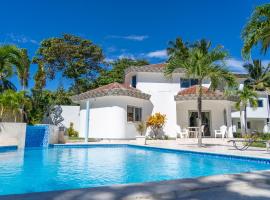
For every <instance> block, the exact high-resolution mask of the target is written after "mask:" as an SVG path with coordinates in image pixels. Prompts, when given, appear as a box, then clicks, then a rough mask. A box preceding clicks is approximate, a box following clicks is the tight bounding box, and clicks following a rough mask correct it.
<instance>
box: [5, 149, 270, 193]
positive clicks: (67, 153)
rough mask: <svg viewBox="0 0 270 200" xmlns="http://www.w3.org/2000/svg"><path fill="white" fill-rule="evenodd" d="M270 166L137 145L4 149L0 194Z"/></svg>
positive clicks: (221, 172)
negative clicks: (22, 149)
mask: <svg viewBox="0 0 270 200" xmlns="http://www.w3.org/2000/svg"><path fill="white" fill-rule="evenodd" d="M266 169H270V161H269V160H264V159H258V160H257V159H253V158H240V157H239V158H238V157H234V156H222V155H211V154H205V153H191V152H187V151H173V150H164V149H159V148H149V147H139V146H134V145H91V146H90V145H89V146H77V145H75V146H56V147H53V148H43V149H31V148H30V149H26V150H24V151H19V150H18V151H17V150H14V149H11V150H8V151H7V150H5V151H2V152H1V150H0V183H1V184H0V195H5V194H22V193H30V192H41V191H52V190H66V189H77V188H88V187H97V186H107V185H113V184H125V183H141V182H150V181H162V180H172V179H180V178H192V177H199V176H209V175H216V174H231V173H240V172H248V171H255V170H266Z"/></svg>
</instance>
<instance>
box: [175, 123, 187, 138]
mask: <svg viewBox="0 0 270 200" xmlns="http://www.w3.org/2000/svg"><path fill="white" fill-rule="evenodd" d="M176 134H177V136H180V138H188V130H187V129H185V128H184V129H181V128H180V126H177V127H176Z"/></svg>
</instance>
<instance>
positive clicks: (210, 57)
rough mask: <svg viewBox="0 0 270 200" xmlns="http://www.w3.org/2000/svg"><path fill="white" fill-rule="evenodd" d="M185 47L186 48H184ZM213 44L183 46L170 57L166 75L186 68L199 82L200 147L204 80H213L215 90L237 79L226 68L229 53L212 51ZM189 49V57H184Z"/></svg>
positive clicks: (200, 42)
mask: <svg viewBox="0 0 270 200" xmlns="http://www.w3.org/2000/svg"><path fill="white" fill-rule="evenodd" d="M182 46H184V47H182ZM210 47H211V43H210V42H208V41H206V40H201V41H199V42H196V43H195V44H192V45H185V44H182V45H181V49H180V50H179V53H178V54H172V55H171V56H170V57H169V60H168V65H167V67H166V70H165V75H172V73H173V72H174V70H175V69H177V68H184V69H185V72H186V75H187V76H188V77H191V78H195V79H197V80H198V87H199V91H198V97H197V108H198V125H199V135H198V145H199V146H201V145H202V136H201V126H202V95H203V94H202V83H203V81H204V80H207V79H210V80H211V89H213V90H215V89H216V88H217V87H218V86H219V84H220V83H222V84H224V86H228V87H232V86H233V85H234V84H235V78H234V75H233V74H232V73H230V72H229V71H228V70H227V69H226V68H225V66H224V62H223V60H224V59H225V58H226V56H227V53H226V52H225V51H224V50H223V49H222V48H221V47H219V46H218V47H216V48H214V49H210ZM186 49H188V53H187V56H186V55H185V56H182V54H181V52H183V53H185V52H186Z"/></svg>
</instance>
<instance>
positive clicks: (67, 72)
mask: <svg viewBox="0 0 270 200" xmlns="http://www.w3.org/2000/svg"><path fill="white" fill-rule="evenodd" d="M103 58H104V56H103V53H102V49H101V48H100V47H99V46H97V45H95V44H94V43H93V42H92V41H90V40H87V39H83V38H81V37H78V36H74V35H70V34H63V36H62V37H59V38H49V39H46V40H43V41H42V43H41V46H40V48H39V49H38V51H37V53H36V56H35V57H34V59H33V61H34V63H37V64H42V66H43V67H44V70H45V72H46V77H47V78H50V79H54V78H55V75H56V73H57V72H60V73H62V76H64V77H66V78H69V79H72V80H74V85H73V88H72V90H73V91H74V92H75V93H80V92H81V88H80V84H81V81H82V80H94V79H95V78H96V76H97V75H98V74H99V72H100V71H101V69H102V68H101V65H100V64H101V63H102V61H103Z"/></svg>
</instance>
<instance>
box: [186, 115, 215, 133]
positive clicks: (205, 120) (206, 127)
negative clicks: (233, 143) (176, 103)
mask: <svg viewBox="0 0 270 200" xmlns="http://www.w3.org/2000/svg"><path fill="white" fill-rule="evenodd" d="M202 125H203V136H205V137H210V136H211V131H210V130H211V129H210V127H211V124H210V112H202ZM189 126H190V127H198V112H194V111H189Z"/></svg>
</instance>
